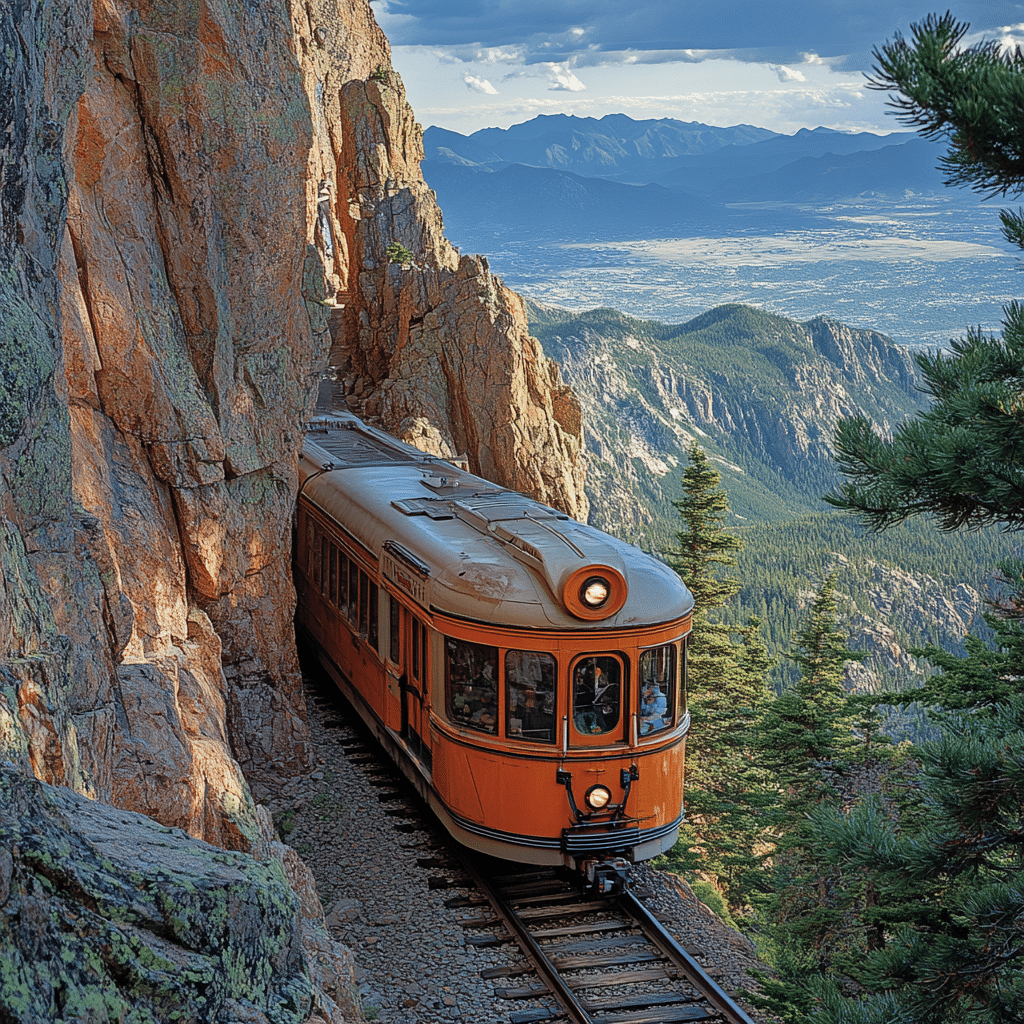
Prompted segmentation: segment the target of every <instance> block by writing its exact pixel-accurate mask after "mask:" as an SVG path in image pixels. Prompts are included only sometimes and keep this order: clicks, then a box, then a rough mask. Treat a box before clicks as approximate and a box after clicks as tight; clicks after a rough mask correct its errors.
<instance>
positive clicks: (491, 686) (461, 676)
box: [445, 637, 498, 733]
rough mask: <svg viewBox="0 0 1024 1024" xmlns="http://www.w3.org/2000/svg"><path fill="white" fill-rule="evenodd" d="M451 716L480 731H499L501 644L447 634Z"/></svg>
mask: <svg viewBox="0 0 1024 1024" xmlns="http://www.w3.org/2000/svg"><path fill="white" fill-rule="evenodd" d="M445 676H446V683H447V691H448V693H447V698H448V717H449V718H450V719H451V720H452V721H453V722H455V723H456V724H458V725H465V726H467V727H468V728H470V729H478V730H479V731H480V732H489V733H497V731H498V648H497V647H488V646H487V645H486V644H474V643H470V641H468V640H454V639H452V637H446V638H445Z"/></svg>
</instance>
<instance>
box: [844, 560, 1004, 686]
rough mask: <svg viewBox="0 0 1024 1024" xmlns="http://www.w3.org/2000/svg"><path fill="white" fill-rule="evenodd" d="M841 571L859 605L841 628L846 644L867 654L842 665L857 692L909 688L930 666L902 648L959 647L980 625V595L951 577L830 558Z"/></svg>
mask: <svg viewBox="0 0 1024 1024" xmlns="http://www.w3.org/2000/svg"><path fill="white" fill-rule="evenodd" d="M833 560H834V564H835V566H836V567H837V568H840V569H841V571H842V573H843V584H844V586H845V587H847V588H849V589H851V590H856V592H857V594H858V595H859V597H860V601H859V602H858V603H859V605H860V607H861V608H864V607H869V608H870V609H871V611H870V613H865V612H863V611H858V612H855V613H852V614H851V615H850V617H849V619H848V620H847V623H846V626H847V628H848V629H849V632H850V639H849V645H850V647H851V648H853V649H854V650H858V651H865V652H867V655H868V656H867V658H866V659H865V660H864V661H863V662H861V663H860V664H852V663H851V664H850V665H848V666H847V685H848V686H849V687H850V688H851V689H854V690H857V691H859V692H862V693H875V692H878V691H879V690H883V689H904V690H908V691H910V690H912V689H913V688H914V687H916V686H919V685H921V683H923V682H924V680H925V679H926V678H927V676H928V675H929V674H930V673H931V671H932V669H931V667H930V665H929V663H928V661H927V660H925V659H923V658H918V657H916V656H915V655H913V654H911V653H910V651H909V650H908V648H910V647H916V646H923V644H924V642H925V641H924V640H922V639H921V638H924V637H927V638H928V641H927V642H930V643H935V644H938V646H940V647H942V648H943V649H945V650H950V651H958V650H962V648H963V641H964V637H966V636H967V634H968V632H971V631H977V630H979V628H980V629H984V628H985V627H984V624H983V623H982V621H981V612H982V608H983V599H982V596H981V594H979V593H978V591H977V590H975V589H974V587H971V586H968V585H967V584H966V583H962V582H956V581H953V580H949V579H947V580H937V579H935V578H934V577H932V576H928V575H926V574H924V573H912V572H908V571H906V570H904V569H899V568H896V567H894V566H891V565H883V564H881V563H879V562H874V561H867V562H865V563H864V564H863V566H858V567H854V566H851V565H850V563H849V562H848V561H847V560H846V559H840V558H838V557H837V556H833Z"/></svg>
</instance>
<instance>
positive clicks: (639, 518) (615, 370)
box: [530, 304, 919, 546]
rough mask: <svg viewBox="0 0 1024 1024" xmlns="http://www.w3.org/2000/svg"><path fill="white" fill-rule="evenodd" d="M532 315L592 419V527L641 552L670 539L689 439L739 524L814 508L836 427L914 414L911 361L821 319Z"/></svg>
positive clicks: (829, 471)
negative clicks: (712, 470)
mask: <svg viewBox="0 0 1024 1024" xmlns="http://www.w3.org/2000/svg"><path fill="white" fill-rule="evenodd" d="M530 315H531V324H532V326H533V328H534V330H535V332H536V334H537V337H538V338H539V339H540V340H541V342H542V344H543V345H544V347H545V351H547V352H549V353H550V354H551V355H552V356H553V357H554V358H555V359H557V360H558V362H559V363H560V364H561V366H562V372H563V374H564V375H565V378H566V380H567V381H569V382H570V384H571V385H572V387H573V389H574V390H575V391H576V393H577V394H578V395H579V396H580V400H581V402H582V403H583V406H584V408H585V409H586V410H587V417H586V420H585V439H586V446H587V452H588V455H589V458H590V467H589V475H588V484H587V486H588V488H589V489H590V493H591V521H592V522H594V523H595V524H596V525H599V526H601V527H602V528H603V529H607V530H609V531H610V532H615V533H619V534H620V535H624V536H627V537H629V538H630V539H633V538H641V537H643V538H644V540H645V542H646V543H645V546H647V544H650V543H652V542H653V541H655V539H658V540H660V541H664V540H665V539H666V538H667V537H669V536H670V535H671V532H672V531H673V530H674V529H675V527H674V524H672V522H671V516H672V508H671V505H670V504H669V501H670V499H671V498H674V497H675V496H676V494H677V487H678V484H677V481H676V479H675V475H674V473H673V470H674V468H675V467H676V466H678V465H679V464H680V462H681V460H683V457H684V456H683V452H684V451H685V448H686V447H687V446H688V444H689V443H690V441H691V439H693V438H697V439H698V440H699V442H700V443H701V445H702V446H703V447H705V448H706V449H707V450H708V452H709V454H711V455H712V456H713V457H714V458H715V459H716V460H717V463H718V466H719V468H720V469H721V471H722V473H723V478H724V479H725V481H726V483H727V485H728V487H729V491H730V494H731V495H732V507H733V511H734V512H735V513H736V514H737V515H738V516H740V517H754V518H779V517H787V516H789V515H792V514H793V513H794V512H796V511H806V510H810V509H813V508H819V507H821V503H820V495H821V494H823V493H825V491H827V490H828V489H829V488H830V487H831V486H832V483H833V481H834V479H835V475H834V473H835V471H834V469H833V468H832V465H831V460H830V456H829V451H828V447H827V441H828V440H829V439H830V438H831V434H832V430H833V428H834V426H835V423H836V420H837V419H838V418H839V417H840V416H849V415H852V414H854V413H864V414H866V415H869V416H871V417H872V418H873V419H874V420H875V421H876V422H877V423H879V424H880V425H881V426H882V427H883V429H886V428H889V427H891V426H892V425H893V424H894V423H896V422H898V421H899V420H901V419H902V418H903V417H904V416H905V415H906V414H907V413H908V412H910V411H912V410H913V409H916V408H917V407H918V404H919V399H918V396H917V393H916V390H915V388H916V382H917V375H916V368H915V367H914V364H913V363H912V361H911V359H910V358H909V356H908V355H907V354H906V352H904V351H903V350H902V349H900V348H897V347H896V346H895V345H893V344H892V343H891V342H890V341H889V340H888V339H887V338H886V337H885V336H884V335H880V334H878V333H876V332H874V331H861V330H853V329H851V328H849V327H846V326H844V325H842V324H839V323H836V322H835V321H832V320H828V319H826V318H823V317H819V318H816V319H814V320H810V321H808V322H807V323H803V324H800V323H797V322H795V321H793V320H789V319H787V318H785V317H781V316H775V315H773V314H770V313H766V312H763V311H761V310H756V309H752V308H751V307H748V306H736V305H732V306H719V307H718V308H716V309H713V310H711V311H710V312H708V313H705V314H703V315H701V316H699V317H696V318H695V319H694V320H691V321H689V322H688V323H686V324H682V325H668V324H662V323H659V322H656V321H643V320H636V319H634V318H632V317H628V316H625V315H623V314H621V313H618V312H616V311H615V310H607V309H604V310H592V311H590V312H589V313H583V314H580V315H573V314H570V313H567V312H566V311H564V310H555V309H552V308H550V307H541V306H538V305H535V304H531V306H530ZM599 496H600V497H599ZM654 546H659V545H658V544H657V543H655V544H654Z"/></svg>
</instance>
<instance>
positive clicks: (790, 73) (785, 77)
mask: <svg viewBox="0 0 1024 1024" xmlns="http://www.w3.org/2000/svg"><path fill="white" fill-rule="evenodd" d="M767 67H769V68H771V70H772V71H774V72H775V74H777V75H778V76H779V81H780V82H806V81H807V76H806V75H804V73H803V72H802V71H796V70H794V69H793V68H788V67H786V65H785V64H768V65H767Z"/></svg>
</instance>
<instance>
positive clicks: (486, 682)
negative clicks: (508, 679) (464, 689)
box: [470, 661, 498, 732]
mask: <svg viewBox="0 0 1024 1024" xmlns="http://www.w3.org/2000/svg"><path fill="white" fill-rule="evenodd" d="M472 690H473V691H474V692H473V695H472V698H471V705H472V712H473V713H472V715H471V716H470V724H471V725H474V726H476V727H477V728H478V729H481V730H483V731H484V732H494V731H495V728H496V722H497V721H498V683H497V680H496V679H495V678H494V665H493V664H492V663H491V662H489V661H488V662H484V667H483V669H482V670H481V672H480V675H479V676H477V678H476V679H474V680H473V685H472Z"/></svg>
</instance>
